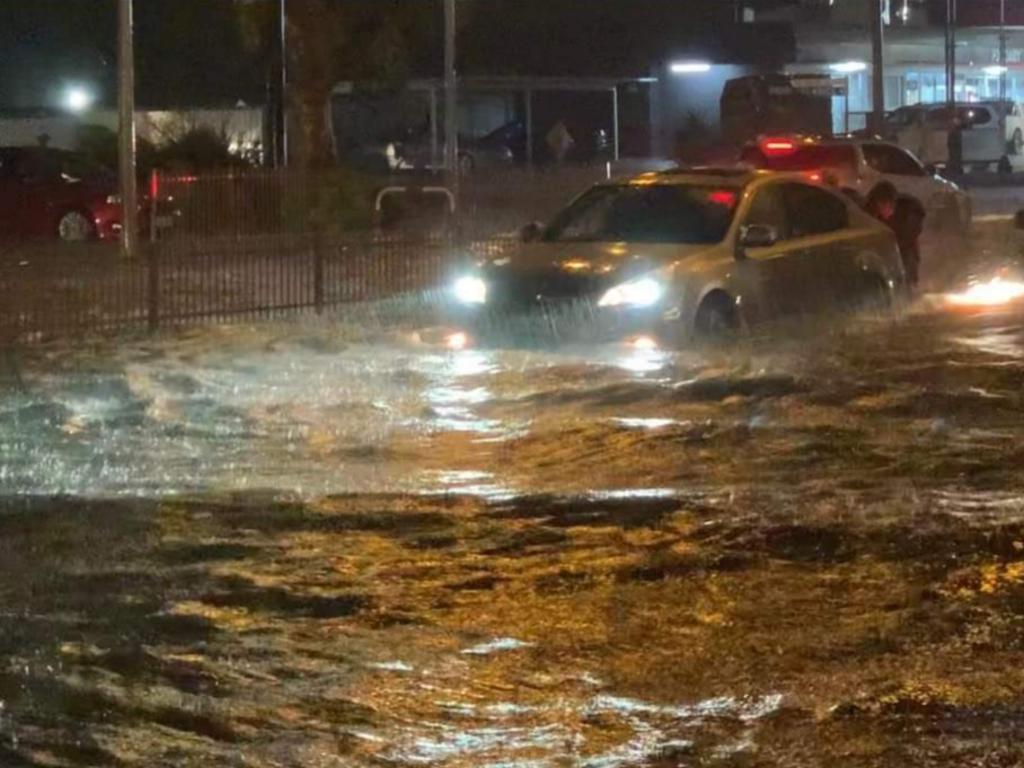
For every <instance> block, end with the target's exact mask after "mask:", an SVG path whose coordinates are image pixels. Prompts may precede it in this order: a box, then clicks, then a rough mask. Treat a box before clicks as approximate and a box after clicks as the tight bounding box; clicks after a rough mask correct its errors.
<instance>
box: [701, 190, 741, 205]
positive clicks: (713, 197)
mask: <svg viewBox="0 0 1024 768" xmlns="http://www.w3.org/2000/svg"><path fill="white" fill-rule="evenodd" d="M708 202H709V203H711V204H712V205H721V206H725V207H726V208H732V207H733V206H734V205H736V193H735V192H733V191H732V190H731V189H716V190H715V191H714V192H712V193H711V194H709V195H708Z"/></svg>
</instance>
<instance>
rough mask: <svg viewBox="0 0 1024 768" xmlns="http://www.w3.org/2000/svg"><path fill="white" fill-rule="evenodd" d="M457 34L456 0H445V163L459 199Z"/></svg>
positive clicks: (451, 184) (453, 188) (452, 188)
mask: <svg viewBox="0 0 1024 768" xmlns="http://www.w3.org/2000/svg"><path fill="white" fill-rule="evenodd" d="M455 34H456V27H455V0H444V165H445V169H446V170H447V171H448V178H449V181H448V183H449V185H450V187H451V190H452V193H453V194H455V196H456V199H458V189H459V114H458V110H459V94H458V74H457V72H456V69H455V67H456V58H455V55H456V52H455Z"/></svg>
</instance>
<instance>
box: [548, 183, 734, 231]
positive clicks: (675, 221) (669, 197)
mask: <svg viewBox="0 0 1024 768" xmlns="http://www.w3.org/2000/svg"><path fill="white" fill-rule="evenodd" d="M738 196H739V191H738V190H735V189H720V188H717V187H711V186H707V187H705V186H686V185H681V184H659V185H649V186H641V185H632V184H630V185H620V186H600V187H595V188H594V189H592V190H590V191H589V192H587V193H586V194H584V195H583V196H582V197H580V198H579V199H578V200H576V201H575V202H574V203H573V204H572V205H570V206H569V207H568V208H566V209H565V210H564V211H562V213H561V214H560V215H559V216H558V217H557V218H556V219H555V220H554V222H553V223H552V224H551V226H549V227H548V229H547V230H546V231H545V233H544V238H543V239H544V240H546V241H549V242H636V243H684V244H712V243H718V242H721V241H722V240H723V239H724V238H725V235H726V232H728V230H729V225H730V224H731V223H732V217H733V213H734V211H735V209H736V201H737V199H738Z"/></svg>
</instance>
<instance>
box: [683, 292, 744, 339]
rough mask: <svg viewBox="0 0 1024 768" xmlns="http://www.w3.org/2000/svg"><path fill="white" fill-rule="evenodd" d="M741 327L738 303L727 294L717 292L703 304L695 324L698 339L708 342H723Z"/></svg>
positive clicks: (709, 296) (698, 311)
mask: <svg viewBox="0 0 1024 768" xmlns="http://www.w3.org/2000/svg"><path fill="white" fill-rule="evenodd" d="M739 327H740V323H739V317H738V316H737V313H736V303H735V302H734V301H732V299H730V298H729V297H728V296H727V295H726V294H724V293H721V292H715V293H712V294H710V295H708V296H707V297H706V298H705V299H704V301H702V302H701V305H700V309H698V310H697V318H696V320H695V322H694V329H695V331H696V333H697V337H698V338H700V339H703V340H707V341H722V340H724V339H726V338H728V337H729V336H731V335H733V334H734V333H736V331H738V330H739Z"/></svg>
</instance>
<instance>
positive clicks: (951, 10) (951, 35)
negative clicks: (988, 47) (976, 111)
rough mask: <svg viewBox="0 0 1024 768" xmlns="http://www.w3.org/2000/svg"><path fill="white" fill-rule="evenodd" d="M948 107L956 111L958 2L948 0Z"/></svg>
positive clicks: (950, 112) (951, 114)
mask: <svg viewBox="0 0 1024 768" xmlns="http://www.w3.org/2000/svg"><path fill="white" fill-rule="evenodd" d="M946 105H947V106H948V107H949V114H950V120H952V119H953V115H954V114H955V110H956V0H946Z"/></svg>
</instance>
